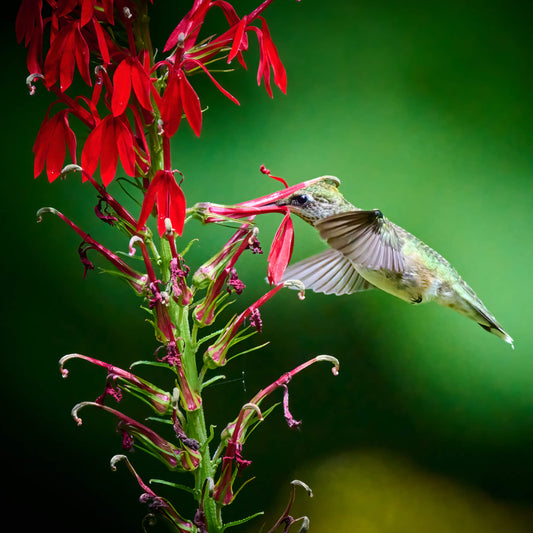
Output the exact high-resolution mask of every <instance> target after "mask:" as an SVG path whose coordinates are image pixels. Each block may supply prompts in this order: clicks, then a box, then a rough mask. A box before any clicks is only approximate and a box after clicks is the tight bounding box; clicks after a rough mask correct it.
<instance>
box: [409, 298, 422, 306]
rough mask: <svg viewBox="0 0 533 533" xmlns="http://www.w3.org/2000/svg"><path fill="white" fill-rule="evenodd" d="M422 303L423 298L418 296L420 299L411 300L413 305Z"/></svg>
mask: <svg viewBox="0 0 533 533" xmlns="http://www.w3.org/2000/svg"><path fill="white" fill-rule="evenodd" d="M421 301H422V296H418V298H411V303H412V304H419V303H420V302H421Z"/></svg>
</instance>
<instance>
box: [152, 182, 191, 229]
mask: <svg viewBox="0 0 533 533" xmlns="http://www.w3.org/2000/svg"><path fill="white" fill-rule="evenodd" d="M165 174H166V176H165V183H164V188H163V187H160V189H159V191H158V194H157V230H158V232H159V236H162V235H163V234H164V233H165V230H166V227H165V219H166V218H169V219H170V222H171V223H172V228H173V229H174V231H176V232H177V233H178V235H181V234H182V233H183V225H184V223H185V209H186V203H185V195H184V194H183V191H182V190H181V187H180V186H179V185H178V184H177V183H176V180H175V178H174V176H173V175H172V174H171V173H170V172H166V173H165Z"/></svg>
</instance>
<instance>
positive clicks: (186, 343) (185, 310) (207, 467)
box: [160, 238, 223, 533]
mask: <svg viewBox="0 0 533 533" xmlns="http://www.w3.org/2000/svg"><path fill="white" fill-rule="evenodd" d="M160 257H161V265H160V268H161V275H162V279H168V278H169V276H170V261H171V259H172V253H171V249H170V245H169V243H168V241H167V239H166V238H163V239H161V256H160ZM168 312H169V316H170V319H171V321H172V323H173V324H174V325H175V326H177V335H178V336H179V337H180V338H181V346H182V351H181V363H182V368H183V371H184V373H185V376H186V378H187V382H188V384H189V387H190V389H191V391H193V392H194V393H198V395H199V396H200V395H201V390H200V379H199V376H198V367H197V365H196V349H197V343H196V340H195V339H194V338H193V335H191V329H190V325H189V307H188V306H182V305H179V304H178V303H177V302H175V301H174V300H173V299H172V298H171V299H170V302H169V307H168ZM194 329H195V327H194V326H193V332H194ZM185 416H186V418H187V427H186V428H185V430H186V433H187V436H188V437H189V438H192V439H195V440H197V441H198V442H199V444H200V452H201V454H202V459H201V460H200V465H199V466H198V468H197V469H196V471H195V490H194V493H195V494H196V497H197V499H198V501H199V502H200V501H201V500H202V495H203V505H204V513H205V516H206V520H207V525H208V530H209V531H210V532H211V531H212V532H213V533H216V532H219V531H222V530H223V524H222V520H221V517H220V513H219V509H218V507H219V506H218V504H217V502H215V500H213V498H211V497H210V495H209V486H205V485H206V480H208V479H213V478H214V475H215V466H214V464H213V462H212V461H211V454H210V452H209V435H208V432H207V426H206V423H205V416H204V410H203V405H202V406H200V408H199V409H196V410H195V411H186V413H185Z"/></svg>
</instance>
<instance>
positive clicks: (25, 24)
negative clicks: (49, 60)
mask: <svg viewBox="0 0 533 533" xmlns="http://www.w3.org/2000/svg"><path fill="white" fill-rule="evenodd" d="M42 7H43V2H42V0H22V2H21V4H20V8H19V10H18V13H17V19H16V21H15V34H16V36H17V42H18V43H20V42H22V39H24V46H26V47H27V46H28V45H29V44H30V42H31V41H32V40H34V39H35V38H40V37H41V35H42V27H43V21H42V17H41V10H42Z"/></svg>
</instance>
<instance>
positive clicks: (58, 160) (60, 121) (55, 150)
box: [33, 109, 76, 183]
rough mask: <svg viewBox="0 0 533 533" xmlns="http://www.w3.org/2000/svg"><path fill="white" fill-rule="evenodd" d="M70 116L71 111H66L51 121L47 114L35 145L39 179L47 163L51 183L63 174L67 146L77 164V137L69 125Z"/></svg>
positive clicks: (35, 164)
mask: <svg viewBox="0 0 533 533" xmlns="http://www.w3.org/2000/svg"><path fill="white" fill-rule="evenodd" d="M68 114H69V110H68V109H64V110H63V111H59V113H56V114H55V115H54V116H53V117H52V118H51V119H50V120H48V114H47V116H46V117H45V120H44V122H43V124H42V126H41V129H40V130H39V133H38V135H37V138H36V139H35V144H34V145H33V153H34V154H35V161H34V167H33V173H34V176H35V177H37V176H38V175H39V174H40V173H41V172H42V171H43V168H44V165H45V163H46V174H47V176H48V181H49V182H50V183H51V182H52V181H54V180H55V179H56V178H57V177H58V176H59V175H60V174H61V169H62V168H63V163H64V162H65V152H66V148H65V145H66V146H68V150H69V153H70V157H71V159H72V162H73V163H74V164H76V137H75V135H74V132H73V131H72V129H71V128H70V125H69V123H68Z"/></svg>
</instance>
